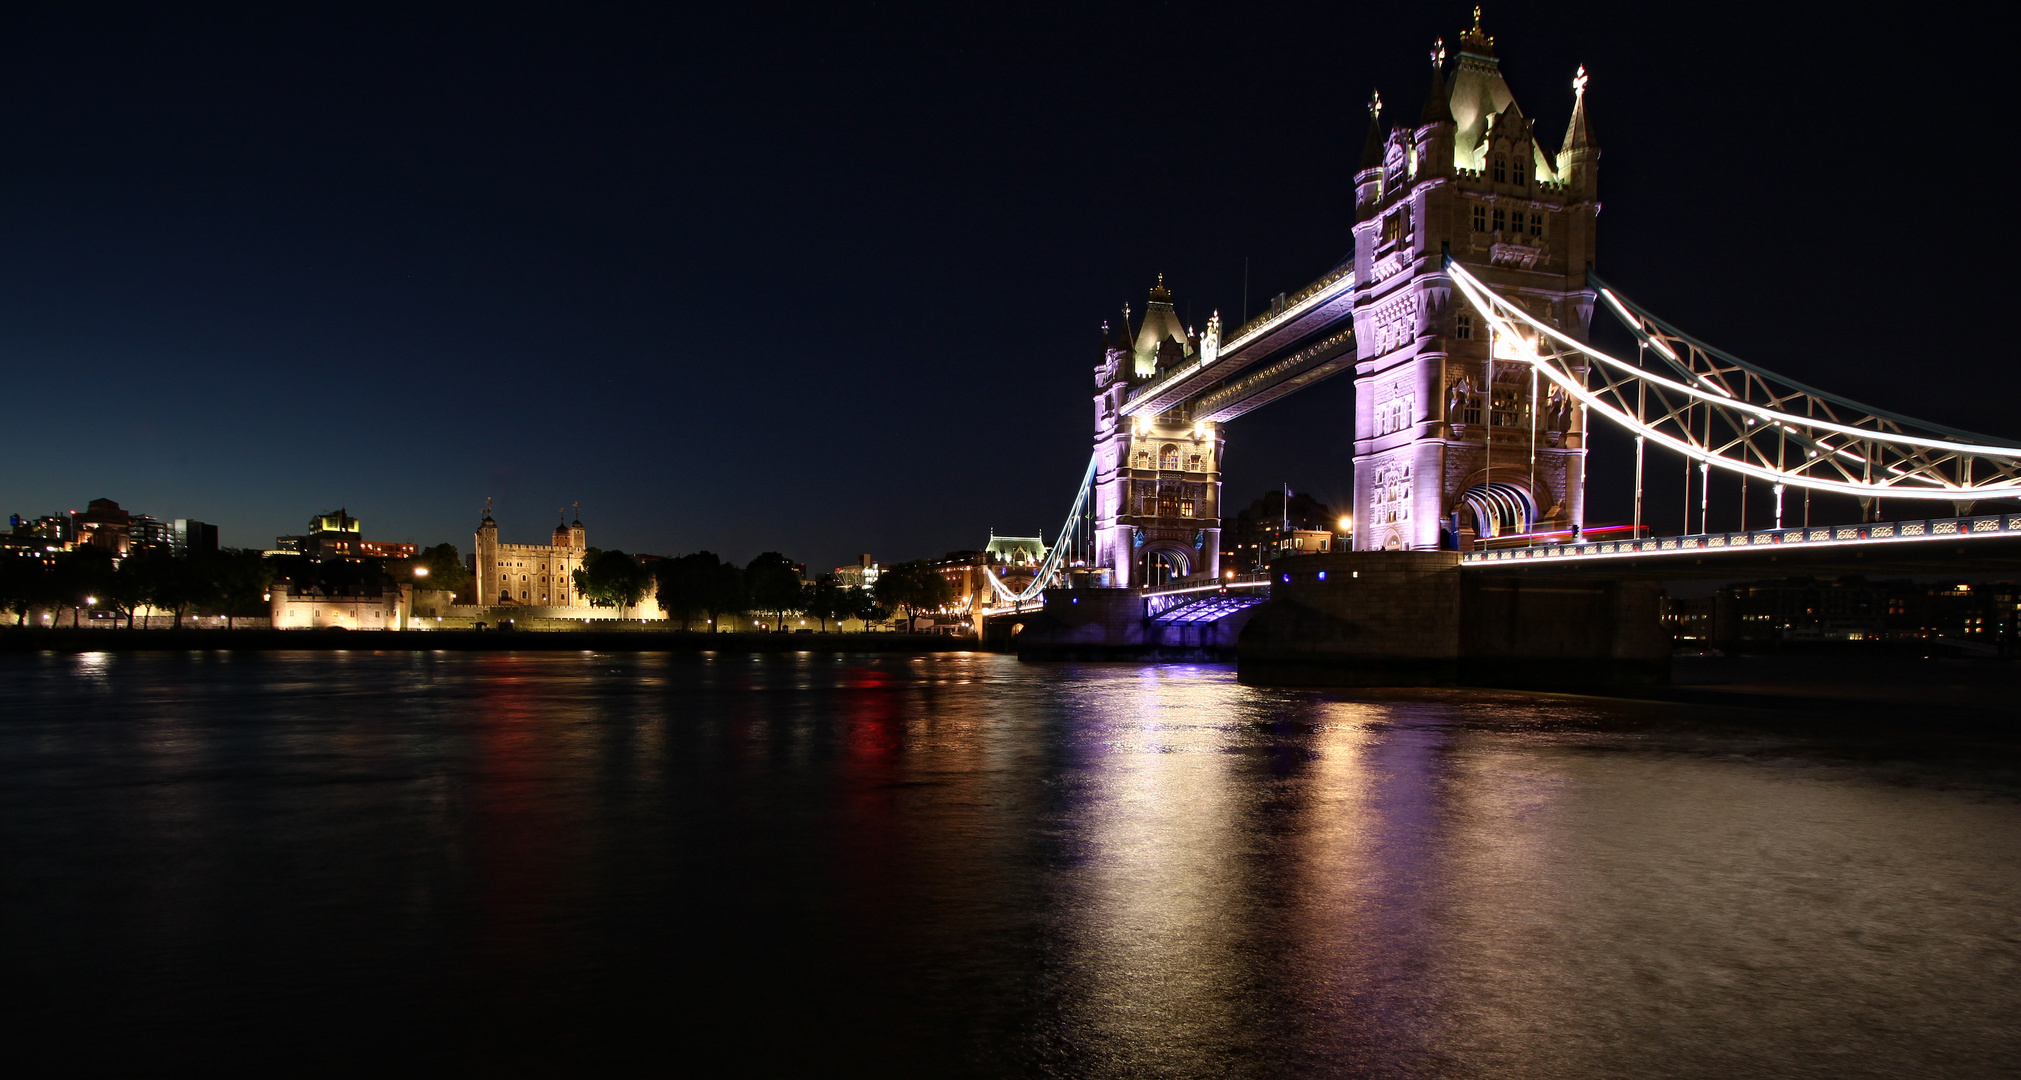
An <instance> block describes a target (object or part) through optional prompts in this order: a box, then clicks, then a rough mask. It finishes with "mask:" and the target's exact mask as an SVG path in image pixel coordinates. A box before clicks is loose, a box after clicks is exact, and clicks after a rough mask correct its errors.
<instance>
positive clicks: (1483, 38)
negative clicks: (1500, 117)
mask: <svg viewBox="0 0 2021 1080" xmlns="http://www.w3.org/2000/svg"><path fill="white" fill-rule="evenodd" d="M1451 86H1452V92H1451V95H1450V96H1449V97H1448V98H1447V104H1448V107H1449V109H1450V111H1451V113H1452V118H1453V122H1454V123H1455V124H1457V125H1458V127H1459V130H1458V131H1457V132H1455V134H1454V137H1453V152H1454V154H1455V156H1463V157H1464V158H1465V160H1463V161H1462V162H1461V164H1463V165H1466V166H1467V167H1468V168H1473V167H1474V165H1473V161H1472V158H1473V156H1474V152H1475V150H1476V149H1477V148H1478V147H1479V146H1480V145H1481V139H1482V138H1483V136H1485V135H1486V134H1487V130H1488V118H1489V117H1491V116H1493V115H1494V114H1495V113H1498V112H1501V111H1502V110H1504V109H1506V108H1508V107H1509V106H1510V105H1513V104H1515V101H1516V95H1515V94H1513V93H1511V92H1510V91H1509V84H1508V83H1507V82H1506V81H1504V80H1503V78H1502V68H1501V65H1500V64H1499V63H1497V62H1496V60H1495V39H1494V38H1491V37H1489V36H1488V35H1487V34H1485V33H1483V32H1482V31H1481V9H1480V8H1478V7H1477V8H1475V9H1474V25H1473V28H1472V29H1470V30H1468V31H1467V32H1466V33H1464V34H1461V35H1460V62H1459V63H1458V64H1457V65H1455V67H1454V69H1453V78H1452V82H1451Z"/></svg>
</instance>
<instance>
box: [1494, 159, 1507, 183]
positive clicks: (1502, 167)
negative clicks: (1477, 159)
mask: <svg viewBox="0 0 2021 1080" xmlns="http://www.w3.org/2000/svg"><path fill="white" fill-rule="evenodd" d="M1508 179H1509V159H1508V158H1505V157H1503V156H1502V155H1500V154H1496V155H1495V183H1497V184H1503V183H1507V182H1508Z"/></svg>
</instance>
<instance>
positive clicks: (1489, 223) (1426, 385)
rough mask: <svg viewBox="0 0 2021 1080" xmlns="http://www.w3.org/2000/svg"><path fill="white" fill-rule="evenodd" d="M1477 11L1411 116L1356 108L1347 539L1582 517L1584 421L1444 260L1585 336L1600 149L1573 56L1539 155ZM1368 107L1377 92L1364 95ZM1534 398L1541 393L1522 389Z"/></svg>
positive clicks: (1416, 546)
mask: <svg viewBox="0 0 2021 1080" xmlns="http://www.w3.org/2000/svg"><path fill="white" fill-rule="evenodd" d="M1494 45H1495V42H1494V39H1493V38H1491V37H1489V36H1488V35H1487V34H1485V33H1484V32H1482V30H1481V25H1480V16H1479V9H1476V11H1475V18H1474V25H1473V27H1472V28H1471V29H1470V30H1468V31H1467V32H1466V33H1465V34H1464V35H1462V36H1461V38H1460V49H1459V57H1458V60H1457V62H1456V63H1455V64H1454V65H1453V66H1452V69H1451V75H1450V78H1449V77H1448V75H1447V66H1446V50H1445V45H1444V43H1443V42H1439V43H1437V44H1435V45H1434V46H1433V49H1432V79H1431V87H1430V92H1429V94H1428V95H1427V100H1426V103H1425V107H1424V110H1423V112H1422V113H1421V115H1420V116H1419V120H1418V123H1417V124H1416V125H1415V126H1414V127H1397V128H1394V129H1391V130H1388V131H1384V130H1383V129H1382V127H1381V116H1380V112H1379V111H1376V109H1375V108H1372V113H1373V117H1372V120H1371V129H1370V132H1369V139H1368V143H1367V145H1366V146H1365V148H1364V152H1363V159H1362V163H1361V169H1360V170H1359V171H1358V172H1357V173H1356V175H1355V219H1356V224H1355V227H1354V247H1355V255H1354V260H1355V279H1356V281H1357V282H1358V284H1357V287H1356V297H1355V316H1354V323H1355V339H1356V343H1357V354H1358V355H1357V360H1356V363H1355V456H1354V499H1355V510H1354V514H1355V547H1356V548H1357V549H1360V550H1382V549H1401V550H1430V549H1436V548H1441V547H1447V548H1449V547H1453V546H1471V545H1472V544H1473V542H1474V541H1475V540H1476V539H1478V538H1481V537H1485V536H1496V535H1509V534H1512V533H1518V532H1527V531H1532V530H1536V529H1568V528H1577V527H1580V526H1582V525H1583V523H1584V513H1585V456H1586V418H1585V415H1584V411H1585V410H1584V409H1583V408H1581V407H1579V406H1578V405H1577V403H1576V402H1567V401H1566V400H1565V399H1564V397H1563V395H1561V394H1558V393H1556V392H1554V391H1552V390H1551V389H1550V388H1549V384H1548V383H1539V382H1538V381H1537V380H1535V379H1534V378H1533V375H1532V372H1531V370H1530V366H1529V365H1528V364H1527V363H1525V362H1524V360H1523V356H1524V354H1525V350H1526V349H1527V348H1529V345H1528V343H1526V342H1524V341H1522V340H1520V339H1518V340H1501V339H1494V340H1491V335H1490V333H1489V329H1488V327H1487V326H1486V324H1485V323H1484V322H1483V320H1482V318H1481V316H1480V314H1479V313H1478V312H1474V311H1471V310H1468V308H1467V305H1466V303H1465V301H1464V300H1463V299H1462V298H1461V297H1460V294H1459V293H1458V291H1457V290H1456V289H1454V287H1453V285H1452V281H1451V278H1450V277H1448V276H1447V274H1446V272H1445V258H1446V257H1447V255H1450V256H1451V257H1452V258H1453V259H1456V260H1458V261H1459V262H1461V263H1463V264H1465V265H1466V266H1467V268H1468V269H1469V270H1471V271H1472V272H1473V273H1475V274H1476V275H1478V276H1479V277H1480V278H1481V279H1482V280H1483V281H1486V282H1488V283H1489V284H1490V285H1492V286H1493V287H1494V288H1496V289H1497V290H1498V291H1499V292H1501V293H1502V294H1503V295H1505V296H1511V297H1515V298H1518V300H1519V302H1521V303H1522V304H1523V305H1524V306H1525V307H1526V308H1527V309H1528V310H1529V311H1530V312H1531V313H1532V314H1534V315H1536V316H1537V317H1538V318H1540V319H1542V320H1544V321H1547V322H1549V323H1551V324H1552V325H1554V326H1556V327H1558V328H1559V329H1561V330H1563V331H1565V332H1566V333H1568V334H1571V335H1572V336H1574V337H1576V338H1579V339H1580V340H1584V339H1585V336H1586V331H1587V327H1588V325H1589V324H1590V323H1591V321H1592V315H1593V303H1594V300H1595V298H1596V294H1595V293H1594V292H1593V291H1592V290H1591V289H1589V288H1588V287H1587V285H1586V270H1587V269H1588V268H1589V267H1590V266H1591V265H1592V262H1593V249H1594V245H1593V234H1594V228H1593V225H1594V219H1595V218H1596V217H1597V216H1598V214H1599V212H1600V203H1599V201H1598V196H1597V192H1598V186H1597V182H1596V164H1597V162H1598V161H1599V157H1600V151H1599V147H1598V145H1597V144H1596V143H1595V142H1594V140H1593V137H1592V132H1591V129H1590V127H1589V125H1588V122H1587V119H1586V105H1585V87H1586V77H1585V71H1584V69H1583V68H1582V69H1580V73H1579V76H1578V78H1577V79H1575V80H1574V101H1573V106H1572V118H1571V122H1570V124H1569V125H1568V127H1567V131H1566V135H1565V139H1564V143H1563V146H1562V148H1561V149H1560V150H1559V151H1558V152H1557V153H1556V154H1553V153H1551V152H1550V151H1548V150H1546V149H1544V147H1543V145H1542V144H1541V142H1540V141H1539V139H1538V138H1537V134H1536V131H1535V125H1534V124H1533V123H1532V122H1531V121H1530V120H1529V119H1528V118H1526V117H1525V116H1524V115H1523V111H1522V109H1521V108H1520V107H1519V106H1518V105H1517V104H1516V100H1515V96H1514V95H1513V94H1512V93H1511V92H1510V91H1509V87H1508V84H1507V83H1506V82H1505V81H1504V80H1503V78H1502V74H1501V70H1500V67H1499V64H1498V62H1497V60H1496V58H1495V48H1494ZM1378 107H1379V105H1378ZM1539 398H1541V400H1539Z"/></svg>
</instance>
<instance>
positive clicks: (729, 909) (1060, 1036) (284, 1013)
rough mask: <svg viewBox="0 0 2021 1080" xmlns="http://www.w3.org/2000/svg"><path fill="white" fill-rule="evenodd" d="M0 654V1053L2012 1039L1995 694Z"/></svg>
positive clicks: (1274, 1058) (2007, 802)
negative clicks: (1558, 693)
mask: <svg viewBox="0 0 2021 1080" xmlns="http://www.w3.org/2000/svg"><path fill="white" fill-rule="evenodd" d="M0 688H4V693H5V698H4V700H5V702H6V708H5V711H4V720H0V776H4V783H0V799H4V800H5V806H4V814H0V860H4V861H0V865H4V867H5V885H4V892H0V935H4V955H5V957H6V963H5V975H4V976H0V977H4V979H5V980H6V983H7V986H6V989H7V991H8V997H9V999H10V1000H12V1001H13V1003H14V1004H13V1005H12V1006H11V1007H10V1009H9V1012H8V1021H7V1026H8V1027H9V1028H10V1029H11V1034H10V1035H9V1036H8V1045H9V1051H8V1053H9V1056H10V1057H11V1058H13V1059H15V1060H17V1061H23V1060H27V1061H33V1062H36V1063H37V1064H38V1065H40V1066H41V1067H42V1068H44V1069H47V1068H50V1067H52V1066H54V1067H61V1068H63V1069H64V1070H65V1071H67V1072H72V1073H77V1072H102V1071H110V1070H115V1069H117V1070H121V1071H126V1072H134V1071H145V1072H148V1073H156V1074H159V1073H167V1072H172V1071H175V1072H180V1071H187V1070H192V1069H197V1068H202V1069H204V1070H206V1071H218V1072H249V1071H254V1070H258V1071H260V1072H264V1073H270V1074H299V1073H317V1074H330V1073H339V1072H346V1073H356V1072H358V1071H360V1070H369V1071H370V1072H371V1073H374V1074H385V1073H391V1074H403V1073H410V1072H411V1073H420V1072H427V1073H437V1074H440V1073H445V1072H450V1073H459V1074H460V1073H466V1072H479V1071H482V1072H488V1073H544V1074H577V1075H581V1074H599V1073H611V1072H643V1071H647V1070H652V1071H657V1072H665V1071H672V1070H678V1069H688V1070H697V1071H703V1070H705V1071H707V1072H709V1073H735V1074H737V1075H866V1074H877V1075H937V1076H947V1075H972V1076H1034V1077H1048V1076H1060V1077H1139V1076H1163V1077H1215V1078H1225V1077H1235V1076H1240V1077H1251V1076H1254V1077H1279V1076H1367V1077H1484V1078H1485V1077H1553V1078H1585V1077H1596V1078H1597V1077H1625V1076H1634V1077H1725V1076H1736V1077H1737V1076H1776V1077H1821V1078H1822V1077H1833V1078H1840V1077H1868V1076H1873V1077H1881V1076H1887V1077H1912V1076H1913V1077H1928V1076H1944V1077H1979V1076H2011V1075H2015V1072H2014V1070H2015V1069H2016V1067H2017V1066H2016V1064H2015V1063H2016V1062H2017V1061H2021V1008H2017V1006H2016V1002H2017V1001H2021V773H2017V770H2016V765H2017V762H2021V753H2017V751H2016V749H2015V747H2016V740H2015V738H2014V737H2013V736H2012V735H2011V734H2008V733H2005V732H2003V731H2000V730H1998V729H1997V728H1993V729H1988V730H1984V731H1979V732H1978V733H1976V734H1975V733H1973V732H1972V731H1971V730H1970V729H1967V730H1965V731H1964V732H1963V733H1959V732H1958V731H1956V730H1953V731H1952V732H1951V733H1949V734H1945V735H1942V736H1935V735H1916V736H1911V735H1909V734H1906V733H1905V732H1908V731H1911V730H1916V727H1915V723H1914V720H1913V718H1906V719H1904V721H1903V725H1904V726H1903V728H1902V729H1900V730H1894V729H1889V728H1886V727H1879V728H1876V727H1873V726H1864V727H1859V728H1848V727H1844V726H1841V725H1835V724H1833V723H1830V722H1828V721H1826V720H1823V719H1820V718H1818V717H1815V716H1813V717H1810V718H1808V719H1803V720H1787V721H1785V720H1778V719H1777V718H1775V717H1772V716H1765V715H1762V714H1748V713H1739V712H1731V711H1724V710H1717V709H1710V708H1704V707H1686V706H1679V705H1660V704H1650V703H1632V702H1621V701H1603V700H1595V699H1583V698H1554V697H1548V696H1535V695H1517V694H1496V693H1487V692H1479V691H1436V692H1434V691H1424V692H1408V693H1406V692H1396V693H1389V694H1381V693H1370V692H1319V691H1286V690H1267V689H1257V688H1253V687H1245V686H1241V685H1238V684H1237V683H1236V681H1235V678H1234V673H1233V671H1232V670H1231V669H1229V668H1224V667H1214V666H1190V667H1189V666H1164V667H1149V666H1134V665H1120V664H1106V665H1021V664H1019V663H1018V662H1017V661H1016V660H1015V659H1012V658H1009V657H1005V656H998V655H991V654H984V653H974V654H964V653H941V654H934V655H924V656H873V655H860V656H850V655H839V656H838V655H830V654H793V653H781V654H772V655H730V654H688V655H678V654H675V655H668V654H650V653H627V654H581V653H538V654H523V653H521V654H514V653H370V652H363V651H359V652H344V653H265V654H262V653H173V654H171V653H82V654H58V653H43V654H10V655H0ZM2008 719H2010V720H2011V715H2010V717H2009V718H2008Z"/></svg>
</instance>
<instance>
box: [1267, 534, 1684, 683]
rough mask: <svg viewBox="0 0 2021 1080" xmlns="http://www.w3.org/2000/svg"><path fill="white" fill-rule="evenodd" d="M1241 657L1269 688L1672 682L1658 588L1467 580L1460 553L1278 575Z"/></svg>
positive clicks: (1288, 568)
mask: <svg viewBox="0 0 2021 1080" xmlns="http://www.w3.org/2000/svg"><path fill="white" fill-rule="evenodd" d="M1273 570H1274V571H1275V572H1276V574H1277V580H1276V581H1273V582H1272V583H1271V600H1270V602H1269V603H1268V604H1265V605H1263V606H1262V607H1261V608H1259V609H1257V611H1256V614H1255V615H1254V617H1252V618H1251V619H1250V620H1249V623H1248V625H1247V626H1246V627H1245V628H1244V629H1243V631H1242V634H1241V637H1240V639H1239V641H1238V643H1237V645H1236V662H1237V665H1238V668H1237V670H1238V676H1239V677H1240V678H1241V680H1242V681H1243V682H1247V683H1254V684H1257V685H1265V686H1455V685H1464V686H1498V687H1511V688H1529V689H1555V690H1586V689H1595V690H1598V689H1606V688H1609V687H1618V686H1622V685H1647V684H1650V683H1661V682H1664V681H1666V680H1667V679H1668V677H1669V675H1668V673H1669V657H1670V637H1669V635H1668V634H1667V633H1666V632H1665V630H1664V627H1663V623H1662V616H1661V607H1660V603H1659V601H1660V596H1661V592H1660V588H1659V587H1658V586H1657V585H1656V583H1654V582H1643V581H1613V580H1607V579H1605V578H1601V577H1598V576H1594V577H1569V576H1556V575H1554V576H1551V577H1549V578H1545V579H1535V578H1526V577H1524V576H1523V575H1520V574H1509V575H1498V574H1495V573H1493V572H1492V571H1481V570H1470V571H1466V572H1464V573H1463V572H1462V571H1461V570H1460V560H1459V555H1458V553H1456V552H1437V551H1393V552H1392V551H1369V552H1339V553H1334V554H1325V555H1306V556H1300V557H1296V558H1291V559H1282V560H1279V561H1278V562H1277V563H1275V564H1274V565H1273Z"/></svg>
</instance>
